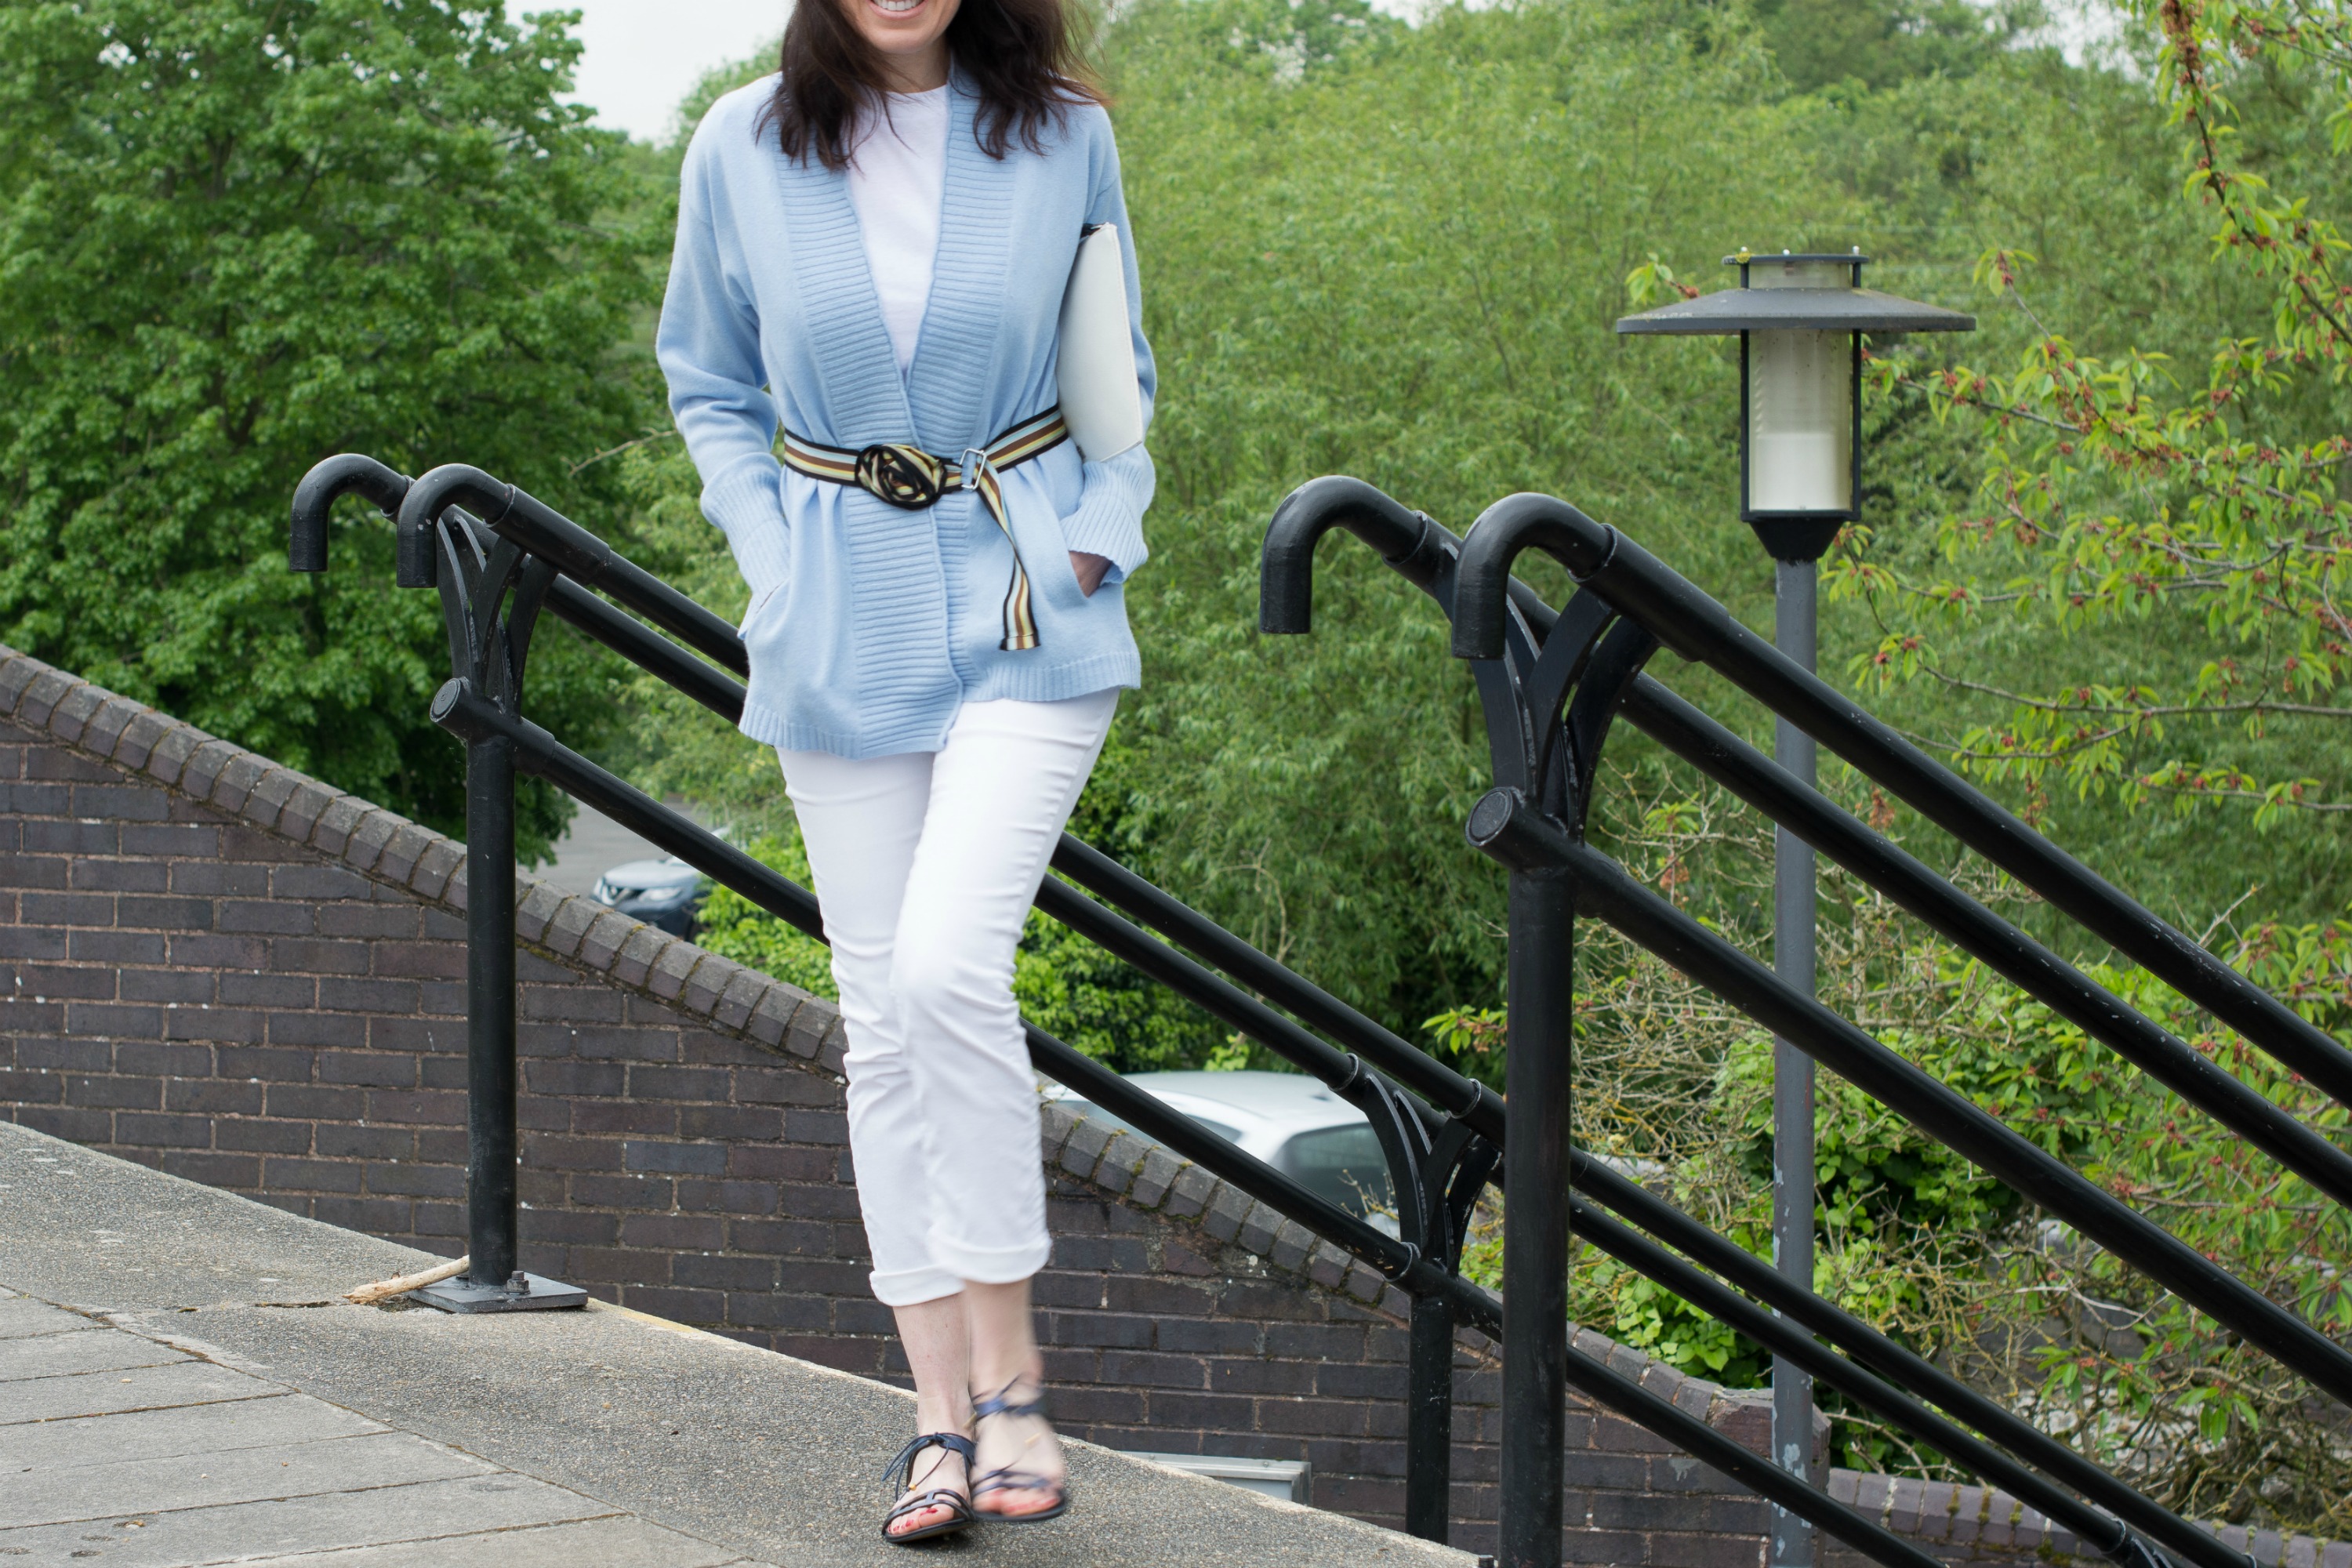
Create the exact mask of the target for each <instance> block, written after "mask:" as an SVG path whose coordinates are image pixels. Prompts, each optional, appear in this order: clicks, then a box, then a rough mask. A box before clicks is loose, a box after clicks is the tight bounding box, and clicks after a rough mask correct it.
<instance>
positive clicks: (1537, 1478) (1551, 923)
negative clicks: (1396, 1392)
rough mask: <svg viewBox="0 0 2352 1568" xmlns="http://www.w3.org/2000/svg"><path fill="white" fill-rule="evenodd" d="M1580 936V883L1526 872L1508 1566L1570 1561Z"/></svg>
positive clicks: (1509, 1374)
mask: <svg viewBox="0 0 2352 1568" xmlns="http://www.w3.org/2000/svg"><path fill="white" fill-rule="evenodd" d="M1475 820H1476V819H1475V817H1474V818H1473V821H1474V823H1475ZM1575 931H1576V883H1575V879H1573V878H1572V877H1570V876H1568V875H1566V874H1564V873H1561V872H1559V871H1555V870H1550V869H1527V870H1522V869H1517V868H1514V869H1513V871H1512V873H1511V880H1510V959H1509V966H1510V967H1509V975H1508V979H1507V997H1508V1015H1507V1016H1508V1017H1509V1038H1510V1054H1509V1056H1508V1057H1507V1058H1506V1059H1505V1064H1504V1069H1503V1070H1504V1074H1505V1080H1504V1087H1503V1098H1504V1103H1505V1105H1506V1107H1507V1110H1506V1112H1505V1121H1504V1127H1505V1132H1504V1140H1503V1203H1504V1208H1503V1300H1504V1303H1505V1305H1504V1312H1505V1315H1506V1324H1505V1332H1504V1335H1503V1430H1504V1431H1505V1432H1507V1433H1508V1434H1510V1440H1509V1441H1507V1442H1506V1443H1505V1444H1504V1445H1503V1453H1502V1482H1503V1496H1502V1531H1501V1540H1500V1542H1499V1543H1498V1544H1499V1548H1500V1550H1499V1552H1498V1553H1497V1556H1496V1563H1497V1565H1498V1568H1559V1563H1560V1551H1561V1543H1560V1527H1561V1524H1562V1522H1563V1508H1564V1502H1565V1498H1564V1488H1565V1484H1566V1478H1565V1477H1564V1476H1563V1474H1562V1472H1561V1468H1560V1465H1561V1458H1562V1456H1563V1454H1564V1453H1565V1451H1566V1448H1567V1435H1568V1434H1567V1400H1568V1356H1569V1343H1568V1265H1569V1234H1568V1215H1569V1199H1568V1192H1569V1167H1568V1151H1569V1114H1570V1089H1571V1086H1572V1084H1573V1080H1574V1051H1573V1040H1572V1024H1573V1018H1574V1006H1573V1001H1574V970H1575V965H1574V963H1573V952H1574V941H1575Z"/></svg>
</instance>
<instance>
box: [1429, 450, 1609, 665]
mask: <svg viewBox="0 0 2352 1568" xmlns="http://www.w3.org/2000/svg"><path fill="white" fill-rule="evenodd" d="M1531 547H1532V548H1534V549H1538V550H1541V551H1543V552H1545V553H1546V554H1549V555H1550V556H1552V557H1553V558H1554V559H1556V560H1557V561H1559V563H1560V564H1561V565H1563V566H1565V567H1567V568H1568V571H1569V575H1570V576H1571V577H1574V578H1576V579H1577V580H1578V581H1579V582H1582V581H1583V580H1584V579H1586V578H1588V577H1590V576H1591V575H1592V574H1594V573H1596V572H1598V571H1600V570H1601V568H1602V567H1603V566H1606V565H1607V564H1608V563H1609V558H1610V557H1611V556H1612V555H1613V554H1615V553H1616V550H1617V531H1616V530H1615V529H1613V528H1610V527H1608V526H1607V525H1605V524H1602V523H1598V522H1595V521H1592V520H1591V518H1589V517H1587V516H1585V515H1584V514H1583V513H1582V512H1580V511H1579V510H1576V508H1574V507H1572V506H1570V505H1569V504H1568V503H1567V502H1566V501H1564V500H1560V499H1559V498H1558V497H1557V496H1547V495H1538V494H1536V493H1534V492H1533V491H1522V492H1520V493H1519V494H1517V495H1513V496H1505V497H1504V498H1503V499H1502V500H1498V501H1496V503H1495V504H1494V505H1492V506H1490V507H1488V508H1487V509H1486V510H1485V511H1483V512H1481V513H1479V514H1478V521H1476V522H1474V523H1472V524H1471V525H1470V532H1469V534H1468V535H1467V536H1466V537H1465V539H1464V540H1463V542H1462V555H1461V560H1460V562H1459V563H1458V564H1457V565H1456V567H1455V572H1454V658H1502V657H1503V626H1504V622H1505V618H1506V616H1507V609H1506V605H1507V602H1508V595H1509V593H1510V584H1511V565H1512V563H1514V562H1515V561H1517V559H1518V555H1519V552H1521V551H1523V550H1527V549H1529V548H1531Z"/></svg>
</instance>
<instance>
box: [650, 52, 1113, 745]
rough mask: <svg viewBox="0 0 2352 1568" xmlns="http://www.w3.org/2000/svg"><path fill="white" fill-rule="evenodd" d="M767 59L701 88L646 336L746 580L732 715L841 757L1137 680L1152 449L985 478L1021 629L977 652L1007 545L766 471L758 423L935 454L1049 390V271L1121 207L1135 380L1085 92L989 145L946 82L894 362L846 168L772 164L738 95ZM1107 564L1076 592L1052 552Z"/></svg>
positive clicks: (766, 442) (1054, 287)
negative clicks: (1024, 571) (937, 150)
mask: <svg viewBox="0 0 2352 1568" xmlns="http://www.w3.org/2000/svg"><path fill="white" fill-rule="evenodd" d="M774 90H775V79H774V78H772V77H771V78H769V79H766V80H764V81H761V82H755V83H753V84H752V85H751V86H750V87H747V88H743V89H740V90H739V91H736V92H732V93H730V94H728V95H727V96H726V97H725V98H722V99H720V100H719V102H718V103H717V104H716V105H714V106H713V107H712V109H711V110H710V112H709V114H708V115H706V116H705V117H704V119H703V121H702V124H701V126H700V128H699V129H698V130H697V131H696V132H695V133H694V141H693V142H692V144H691V145H690V146H688V149H687V154H686V172H685V179H684V184H683V186H682V188H681V190H680V193H679V199H678V215H677V252H676V255H675V257H674V258H673V260H672V262H671V265H670V274H669V293H668V297H667V300H665V301H664V303H663V306H662V320H661V331H660V334H659V337H658V340H657V344H656V348H657V352H658V354H659V357H660V361H661V366H662V370H663V372H664V373H665V374H667V376H668V377H669V394H670V409H671V411H672V412H673V413H674V414H675V415H676V416H677V426H678V429H679V430H680V431H681V432H682V433H683V434H684V435H685V437H686V444H687V449H688V451H689V452H690V453H691V454H692V455H693V458H694V462H695V467H696V468H698V470H699V471H700V473H701V476H702V485H703V489H702V510H703V514H704V515H705V516H707V517H708V518H709V520H710V521H712V522H714V523H716V524H717V525H718V526H719V528H720V530H722V531H724V532H725V533H726V535H727V542H728V543H729V545H730V547H731V548H732V549H733V551H734V552H735V563H736V565H737V566H738V567H739V568H740V570H741V572H742V574H743V580H744V581H745V582H746V583H747V584H750V586H751V611H750V614H749V615H748V616H746V617H745V620H744V624H743V628H742V629H743V639H744V643H745V646H746V647H747V649H748V651H749V653H750V655H751V692H750V696H749V698H748V700H746V701H745V703H744V705H743V722H742V729H743V732H744V733H745V734H747V735H749V736H751V738H752V739H753V740H755V741H758V742H762V743H763V744H767V745H772V746H781V747H783V748H785V749H787V750H792V751H825V752H835V753H838V754H839V755H842V756H845V757H866V756H882V755H887V754H889V753H892V752H928V751H937V750H939V749H940V746H941V745H942V744H943V743H945V742H946V739H947V733H948V728H949V726H950V724H952V723H953V722H954V721H955V716H956V712H957V710H958V709H959V708H960V707H961V705H962V704H963V703H965V702H978V701H985V700H990V699H995V698H1017V699H1022V700H1029V701H1053V700H1059V699H1063V698H1069V697H1080V696H1084V695H1086V694H1087V693H1088V692H1092V691H1101V690H1104V689H1108V688H1110V687H1117V686H1134V685H1136V684H1138V683H1139V679H1140V677H1141V661H1140V659H1139V658H1138V656H1137V653H1136V648H1135V638H1134V637H1133V636H1132V635H1131V634H1130V633H1129V630H1128V626H1127V610H1126V606H1125V605H1124V604H1123V603H1122V592H1123V583H1124V580H1125V579H1126V577H1127V576H1128V574H1130V573H1132V572H1133V571H1134V570H1135V569H1136V568H1137V567H1138V566H1139V565H1141V564H1142V563H1143V559H1144V555H1145V551H1144V545H1143V527H1142V520H1143V510H1144V508H1145V507H1147V506H1149V505H1150V501H1151V490H1152V468H1151V458H1150V456H1149V455H1148V454H1147V453H1146V452H1145V451H1144V449H1143V448H1142V447H1133V448H1131V449H1129V451H1127V452H1125V453H1122V454H1121V455H1120V456H1118V457H1117V458H1112V459H1111V460H1109V461H1108V462H1103V463H1082V462H1081V461H1080V458H1079V457H1078V450H1077V447H1076V445H1074V444H1072V443H1069V442H1065V443H1063V444H1062V445H1061V446H1060V447H1055V449H1054V450H1052V451H1050V452H1048V453H1046V454H1045V456H1043V457H1041V458H1033V459H1032V460H1030V461H1029V462H1027V463H1024V464H1023V465H1021V466H1020V467H1019V468H1012V469H1009V470H1006V471H1005V472H1004V474H1003V481H1004V495H1005V500H1006V502H1007V508H1006V510H1007V512H1008V514H1009V516H1010V517H1011V519H1012V523H1013V537H1014V538H1015V539H1017V540H1018V541H1019V542H1020V546H1021V556H1022V559H1023V561H1024V562H1025V563H1027V565H1028V569H1029V574H1030V579H1031V584H1032V589H1031V598H1032V604H1033V606H1034V613H1035V616H1036V619H1037V626H1038V632H1039V636H1040V638H1041V646H1039V647H1035V648H1033V649H1030V650H1027V651H1024V652H1015V653H1006V652H1003V651H1000V650H999V649H998V647H997V646H996V645H997V641H998V639H999V637H1001V636H1002V632H1003V628H1002V624H1001V617H1000V606H1001V605H1002V602H1003V595H1004V590H1005V584H1006V582H1007V580H1008V578H1009V576H1010V573H1011V569H1012V564H1013V555H1012V549H1011V547H1010V546H1009V545H1008V544H1007V543H1006V542H1005V540H1004V536H1003V533H1002V532H1001V531H999V530H998V528H997V526H996V524H995V522H994V521H993V520H992V519H991V518H990V516H989V515H988V512H987V510H986V509H985V508H984V507H983V506H982V503H981V501H980V498H979V497H978V496H977V495H975V494H973V493H972V492H971V491H969V490H965V491H959V492H955V493H952V494H950V495H949V496H947V497H945V498H943V499H942V500H940V503H939V504H938V505H937V506H935V507H933V508H931V509H930V510H927V511H905V510H898V509H897V508H894V507H891V506H888V505H887V504H885V503H884V502H882V501H881V500H877V499H876V498H874V497H873V496H870V495H868V494H866V492H865V491H864V490H861V489H856V488H855V487H849V486H842V485H835V484H829V483H825V482H824V481H821V480H817V479H809V478H806V477H805V476H803V475H801V474H797V473H794V472H793V471H792V470H790V469H788V468H783V467H782V465H781V464H779V463H778V462H777V460H776V458H775V456H774V452H773V447H774V445H775V441H776V435H777V426H778V423H779V421H780V420H781V421H782V424H783V425H784V426H788V427H790V428H791V429H792V430H793V432H794V433H795V434H797V435H801V436H804V437H808V438H809V439H811V440H814V441H818V442H822V443H824V445H827V446H832V447H849V448H853V449H855V448H858V447H866V446H868V445H870V444H873V443H877V442H888V441H908V440H911V441H913V442H914V443H915V444H916V445H918V446H920V447H923V448H924V449H925V450H926V451H929V452H935V453H937V454H939V455H940V456H941V457H943V458H949V459H950V460H951V461H952V460H955V459H956V458H959V456H960V455H961V453H962V452H963V451H964V450H965V448H967V447H985V446H987V445H988V443H989V442H990V441H992V439H993V438H994V437H996V436H997V435H998V434H999V433H1000V432H1002V431H1003V430H1005V429H1007V428H1008V427H1010V426H1013V425H1016V424H1018V423H1019V422H1021V421H1022V420H1024V419H1026V418H1028V417H1029V416H1032V415H1034V414H1038V413H1041V412H1043V411H1045V409H1048V408H1051V407H1053V406H1054V404H1055V391H1054V365H1055V341H1056V328H1057V321H1058V318H1059V313H1060V310H1061V302H1062V289H1063V287H1064V285H1065V284H1066V282H1067V281H1068V279H1069V275H1070V267H1071V263H1072V262H1073V261H1074V260H1075V259H1076V254H1077V245H1078V238H1079V235H1080V231H1081V230H1082V229H1083V228H1084V227H1085V226H1087V225H1088V224H1097V223H1115V224H1117V225H1118V227H1119V233H1120V236H1121V237H1122V243H1123V248H1125V249H1126V252H1127V255H1126V261H1127V299H1128V310H1129V316H1130V319H1132V320H1134V321H1136V322H1137V323H1138V326H1137V331H1136V334H1135V363H1136V370H1137V373H1138V374H1139V376H1140V377H1141V379H1142V383H1143V397H1144V409H1145V414H1146V417H1147V418H1148V417H1149V416H1150V406H1151V397H1152V393H1153V391H1154V390H1155V388H1156V384H1157V377H1156V375H1155V374H1154V371H1153V367H1152V362H1151V351H1150V347H1149V346H1148V345H1147V344H1146V343H1145V342H1144V341H1143V333H1142V330H1141V325H1140V323H1141V321H1142V295H1141V291H1140V289H1139V284H1138V282H1137V277H1136V268H1135V252H1134V249H1133V247H1132V245H1131V244H1126V243H1125V237H1127V236H1128V234H1129V228H1128V222H1127V202H1126V198H1125V196H1124V195H1122V194H1121V192H1120V189H1119V179H1118V149H1117V148H1116V147H1115V146H1114V145H1113V144H1112V141H1111V130H1110V120H1109V117H1108V115H1106V114H1105V113H1104V112H1103V111H1102V110H1100V109H1099V108H1097V107H1096V106H1094V105H1092V104H1084V105H1078V106H1075V107H1073V108H1072V109H1071V110H1070V111H1069V113H1068V116H1067V118H1066V123H1065V124H1064V126H1063V128H1062V129H1061V130H1060V131H1059V132H1055V131H1052V130H1050V129H1049V130H1048V132H1047V133H1046V137H1045V152H1044V153H1043V154H1042V155H1040V154H1037V153H1029V152H1026V151H1024V150H1023V149H1022V147H1021V146H1020V144H1019V142H1017V141H1016V142H1014V143H1013V147H1012V149H1011V150H1010V151H1009V152H1008V153H1007V154H1006V155H1005V156H1004V157H1003V159H992V158H991V157H989V156H988V155H987V154H986V153H983V152H982V150H981V148H980V145H979V142H978V141H977V139H976V138H975V136H974V134H973V111H974V110H975V109H976V108H977V107H978V100H977V99H976V98H975V97H974V95H973V94H972V93H971V90H970V89H969V85H968V83H966V82H965V81H963V80H962V79H958V80H956V81H954V82H953V83H951V84H950V92H949V101H950V121H949V131H948V159H947V189H946V195H945V198H944V205H943V210H942V212H941V215H940V248H939V255H938V258H937V261H936V263H935V265H934V267H933V269H932V274H931V296H930V302H929V306H928V307H927V309H926V311H925V314H924V317H923V326H922V333H921V337H920V339H919V342H918V343H917V346H916V349H915V357H914V363H912V364H911V365H910V366H909V367H908V371H907V374H905V376H904V377H901V376H900V374H899V373H898V362H897V360H896V358H895V357H894V355H893V354H892V353H891V347H890V338H889V334H888V332H887V330H886V329H885V328H884V326H883V324H882V312H881V308H880V306H879V305H878V304H877V301H876V298H875V293H874V285H873V279H872V277H871V275H870V274H869V272H868V270H867V268H866V252H865V247H864V245H863V243H862V241H861V239H860V237H859V233H858V227H857V216H856V211H855V209H853V208H852V207H851V205H850V204H849V190H848V182H847V178H846V176H845V175H844V174H834V173H831V172H829V171H827V170H826V169H825V168H824V165H823V164H822V163H818V162H816V160H814V158H811V159H808V160H806V161H805V162H802V163H792V162H787V161H786V160H785V158H784V156H783V154H782V153H781V152H780V151H779V150H778V148H777V145H776V138H775V133H774V132H772V131H763V130H762V129H761V126H760V123H759V121H760V110H761V107H762V105H763V104H765V102H766V101H767V100H768V98H769V96H770V95H771V94H772V93H773V92H774ZM1073 550H1083V551H1087V552H1092V553H1094V554H1097V555H1101V556H1106V557H1108V559H1109V560H1110V562H1111V570H1110V572H1109V573H1108V575H1107V576H1106V577H1105V578H1104V581H1103V585H1102V587H1101V588H1099V589H1098V590H1097V591H1096V593H1095V594H1094V595H1093V596H1092V597H1091V598H1089V597H1087V595H1084V594H1082V593H1080V592H1079V589H1078V584H1077V579H1076V576H1075V574H1073V573H1072V572H1071V570H1070V563H1069V554H1068V552H1071V551H1073Z"/></svg>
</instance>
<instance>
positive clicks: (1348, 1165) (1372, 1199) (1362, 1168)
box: [1274, 1121, 1391, 1215]
mask: <svg viewBox="0 0 2352 1568" xmlns="http://www.w3.org/2000/svg"><path fill="white" fill-rule="evenodd" d="M1274 1164H1275V1168H1276V1170H1278V1171H1281V1172H1282V1173H1284V1174H1286V1175H1287V1176H1289V1177H1290V1178H1291V1179H1292V1180H1294V1181H1296V1182H1297V1184H1299V1185H1300V1186H1302V1187H1305V1188H1306V1189H1307V1191H1308V1192H1310V1193H1313V1194H1315V1195H1316V1196H1317V1197H1318V1198H1321V1199H1323V1200H1324V1201H1325V1202H1326V1203H1329V1204H1332V1205H1337V1206H1338V1207H1339V1208H1343V1209H1345V1210H1347V1211H1348V1212H1349V1214H1352V1215H1362V1214H1364V1213H1366V1212H1367V1211H1368V1210H1369V1209H1370V1208H1371V1207H1372V1206H1374V1205H1378V1206H1379V1207H1381V1208H1387V1207H1389V1206H1390V1205H1391V1198H1390V1196H1389V1167H1388V1162H1387V1161H1386V1160H1385V1159H1383V1158H1382V1157H1381V1141H1380V1140H1379V1139H1378V1138H1376V1137H1374V1136H1373V1135H1372V1130H1371V1128H1370V1126H1368V1125H1367V1124H1365V1123H1363V1122H1360V1121H1359V1122H1357V1123H1355V1124H1354V1125H1353V1126H1349V1127H1321V1128H1318V1129H1317V1130H1316V1131H1312V1132H1301V1133H1299V1134H1298V1135H1297V1137H1295V1138H1293V1139H1291V1140H1290V1141H1289V1142H1286V1143H1285V1144H1284V1145H1283V1146H1282V1148H1281V1149H1280V1150H1279V1151H1278V1152H1276V1154H1275V1157H1274Z"/></svg>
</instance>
